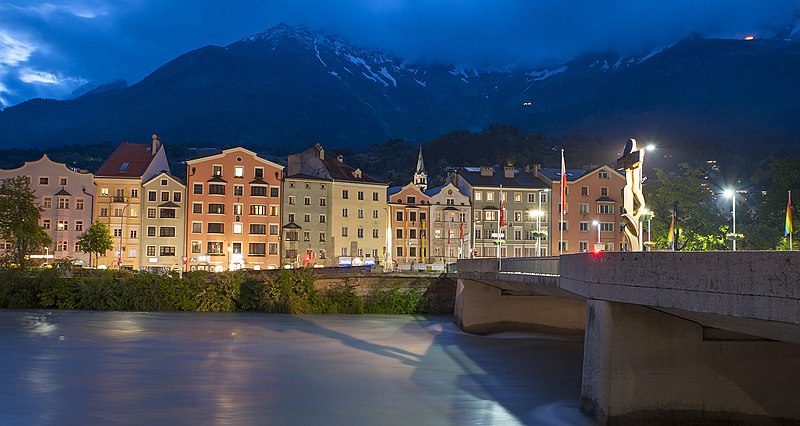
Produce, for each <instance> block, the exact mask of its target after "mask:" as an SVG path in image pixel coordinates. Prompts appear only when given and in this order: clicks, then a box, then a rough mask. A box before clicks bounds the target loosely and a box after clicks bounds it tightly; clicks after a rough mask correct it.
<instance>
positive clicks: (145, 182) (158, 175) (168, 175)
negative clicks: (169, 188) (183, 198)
mask: <svg viewBox="0 0 800 426" xmlns="http://www.w3.org/2000/svg"><path fill="white" fill-rule="evenodd" d="M161 175H165V176H167V177H168V178H170V179H172V180H174V181H175V182H177V183H179V184H180V185H182V186H186V184H185V183H183V182H181V180H180V179H178V178H177V177H176V176H173V175H171V174H170V173H167V172H166V171H164V170H162V171H161V172H160V173H158V174H157V175H155V176H153V177H151V178H150V179H148V180H146V181H142V186H144V185H147V184H148V183H150V182H152V181H154V180H156V178H159V177H161Z"/></svg>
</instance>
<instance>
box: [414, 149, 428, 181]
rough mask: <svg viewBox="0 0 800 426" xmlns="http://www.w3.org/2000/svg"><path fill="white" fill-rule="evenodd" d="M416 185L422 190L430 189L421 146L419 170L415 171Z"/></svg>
mask: <svg viewBox="0 0 800 426" xmlns="http://www.w3.org/2000/svg"><path fill="white" fill-rule="evenodd" d="M414 185H417V186H418V187H419V189H420V190H422V191H425V190H426V189H428V174H427V173H425V162H424V161H422V147H421V146H420V147H419V156H418V157H417V170H416V171H415V172H414Z"/></svg>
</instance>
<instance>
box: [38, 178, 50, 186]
mask: <svg viewBox="0 0 800 426" xmlns="http://www.w3.org/2000/svg"><path fill="white" fill-rule="evenodd" d="M39 185H50V178H48V177H40V178H39Z"/></svg>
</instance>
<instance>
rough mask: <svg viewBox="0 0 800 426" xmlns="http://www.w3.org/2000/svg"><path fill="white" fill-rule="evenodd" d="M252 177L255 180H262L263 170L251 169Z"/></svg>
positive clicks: (258, 168) (261, 168)
mask: <svg viewBox="0 0 800 426" xmlns="http://www.w3.org/2000/svg"><path fill="white" fill-rule="evenodd" d="M253 177H255V178H261V179H263V178H264V168H263V167H256V168H255V169H253Z"/></svg>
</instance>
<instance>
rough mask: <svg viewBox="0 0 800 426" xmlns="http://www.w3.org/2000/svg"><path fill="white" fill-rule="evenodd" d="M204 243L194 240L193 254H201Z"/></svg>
mask: <svg viewBox="0 0 800 426" xmlns="http://www.w3.org/2000/svg"><path fill="white" fill-rule="evenodd" d="M202 246H203V243H201V242H200V241H197V240H194V241H192V253H200V251H201V250H202Z"/></svg>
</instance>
